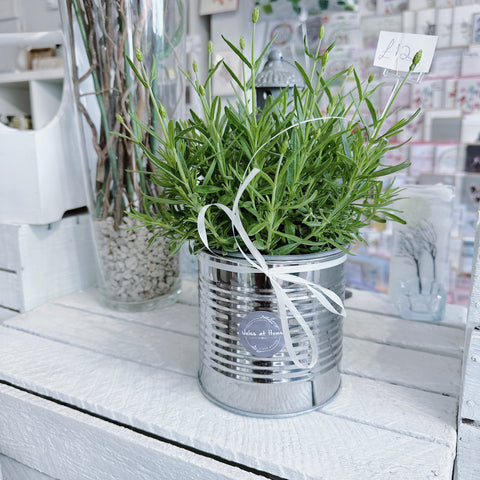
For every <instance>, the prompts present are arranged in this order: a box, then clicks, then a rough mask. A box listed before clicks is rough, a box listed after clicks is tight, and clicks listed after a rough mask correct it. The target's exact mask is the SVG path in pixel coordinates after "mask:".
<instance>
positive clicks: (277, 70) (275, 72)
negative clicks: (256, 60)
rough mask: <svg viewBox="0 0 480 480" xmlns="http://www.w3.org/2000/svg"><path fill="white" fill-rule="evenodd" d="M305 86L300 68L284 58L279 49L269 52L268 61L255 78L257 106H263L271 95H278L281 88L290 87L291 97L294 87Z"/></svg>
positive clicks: (290, 96)
mask: <svg viewBox="0 0 480 480" xmlns="http://www.w3.org/2000/svg"><path fill="white" fill-rule="evenodd" d="M294 86H297V88H304V87H305V83H304V81H303V78H302V76H301V75H300V73H299V72H298V70H297V69H296V68H295V67H294V66H293V65H292V64H290V63H289V62H287V61H285V60H284V59H283V55H282V52H281V51H280V50H278V49H274V50H272V51H271V52H270V53H269V54H268V59H267V62H266V63H265V65H264V67H263V69H262V70H261V71H260V72H259V73H258V75H257V77H256V79H255V89H256V93H257V106H258V107H259V108H263V107H264V106H265V102H266V100H267V97H268V96H269V95H272V96H273V97H276V96H278V94H279V93H280V91H281V90H283V89H284V88H288V89H289V92H288V95H289V98H290V99H291V98H293V87H294Z"/></svg>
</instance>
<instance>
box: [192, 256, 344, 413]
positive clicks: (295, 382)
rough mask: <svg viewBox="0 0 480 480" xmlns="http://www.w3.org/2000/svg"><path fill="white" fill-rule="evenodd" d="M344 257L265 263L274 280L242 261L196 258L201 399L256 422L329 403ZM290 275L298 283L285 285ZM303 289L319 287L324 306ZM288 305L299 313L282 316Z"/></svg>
mask: <svg viewBox="0 0 480 480" xmlns="http://www.w3.org/2000/svg"><path fill="white" fill-rule="evenodd" d="M345 258H346V255H345V253H344V252H342V251H341V250H338V249H334V250H331V251H329V252H325V253H320V254H310V255H292V256H278V257H264V259H265V261H266V264H267V265H268V269H269V271H270V272H274V274H275V275H272V276H273V277H274V280H272V278H271V276H270V275H269V274H268V273H267V274H265V273H264V272H262V271H259V270H258V269H256V268H254V267H253V266H252V263H251V262H249V261H248V260H247V259H246V258H243V257H242V256H240V255H231V256H220V255H215V254H210V253H207V252H202V253H200V255H199V296H200V367H199V381H200V386H201V389H202V391H203V393H204V394H205V395H206V396H207V397H208V398H209V399H210V400H212V401H213V402H215V403H217V404H219V405H221V406H223V407H224V408H227V409H229V410H232V411H234V412H237V413H243V414H246V415H254V416H287V415H294V414H299V413H303V412H307V411H310V410H313V409H316V408H318V407H320V406H321V405H322V404H324V403H325V402H327V401H328V400H329V399H331V398H332V396H333V395H334V394H335V393H336V392H337V390H338V389H339V387H340V368H339V367H340V360H341V356H342V315H341V314H339V313H343V308H342V307H340V309H339V308H338V304H337V305H336V306H335V307H336V308H332V306H331V304H330V303H328V302H330V300H329V299H331V298H333V297H335V298H337V299H338V300H339V303H340V305H341V302H342V301H343V298H344V289H345V288H344V285H345V281H344V261H345ZM282 271H288V272H289V274H288V275H286V276H283V275H282V273H278V272H282ZM292 272H294V273H292ZM277 273H278V274H277ZM291 275H294V276H295V277H296V278H297V279H298V281H296V280H295V281H288V280H285V278H289V277H291ZM290 279H291V278H290ZM307 284H308V285H312V284H315V285H318V286H320V285H321V287H319V288H321V289H322V291H323V292H324V293H326V295H325V297H324V299H322V300H321V301H318V298H316V297H315V294H314V293H312V291H311V289H310V287H308V286H307ZM279 290H281V292H280V293H279ZM327 297H328V298H327ZM324 300H326V302H325V301H324ZM289 302H292V304H293V306H294V307H293V310H296V313H292V312H293V311H292V309H284V305H285V304H287V305H289V304H290V303H289ZM322 303H324V304H325V305H327V307H328V308H326V307H325V306H324V305H322ZM282 310H284V312H286V320H285V323H286V325H287V329H288V331H287V332H285V328H283V325H282V323H283V322H282V321H281V319H280V316H281V315H282ZM337 310H339V313H336V311H337ZM298 314H299V315H300V316H301V319H303V320H301V323H302V324H303V325H302V324H299V321H298Z"/></svg>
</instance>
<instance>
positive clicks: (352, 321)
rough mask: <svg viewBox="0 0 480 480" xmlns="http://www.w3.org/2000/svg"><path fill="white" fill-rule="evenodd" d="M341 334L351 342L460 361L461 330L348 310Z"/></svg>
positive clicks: (463, 338) (461, 350)
mask: <svg viewBox="0 0 480 480" xmlns="http://www.w3.org/2000/svg"><path fill="white" fill-rule="evenodd" d="M343 331H344V334H345V335H346V336H349V337H352V338H361V339H364V340H371V341H373V342H377V343H384V344H387V345H395V346H399V347H404V348H412V349H416V350H422V351H426V352H431V353H441V354H444V355H449V356H454V357H457V358H461V357H462V352H463V345H464V341H465V333H464V331H463V330H462V329H459V328H453V327H448V326H446V325H443V324H442V325H440V324H432V323H427V322H415V321H408V320H400V319H399V318H398V317H388V316H385V315H381V314H375V313H371V312H364V311H361V310H354V309H348V310H347V317H346V319H345V322H344V328H343Z"/></svg>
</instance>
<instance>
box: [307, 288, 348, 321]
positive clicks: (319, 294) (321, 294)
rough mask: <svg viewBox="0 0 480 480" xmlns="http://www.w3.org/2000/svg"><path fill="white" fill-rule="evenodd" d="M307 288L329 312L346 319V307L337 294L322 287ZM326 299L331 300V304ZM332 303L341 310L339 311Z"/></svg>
mask: <svg viewBox="0 0 480 480" xmlns="http://www.w3.org/2000/svg"><path fill="white" fill-rule="evenodd" d="M307 288H308V289H309V290H310V292H312V294H313V295H314V297H315V298H316V299H317V300H318V301H319V302H320V303H321V304H322V305H323V306H324V307H325V308H326V309H327V310H328V311H329V312H331V313H335V314H336V315H340V316H342V317H345V307H344V306H343V302H342V300H341V298H340V297H339V296H338V295H337V294H336V293H335V292H333V291H332V290H329V289H328V288H324V287H321V286H320V285H314V286H311V285H307ZM326 297H328V298H330V300H331V302H329V301H328V300H327V298H326ZM332 303H333V304H335V305H336V306H337V307H338V308H339V310H337V309H336V308H335V307H334V306H333V305H332Z"/></svg>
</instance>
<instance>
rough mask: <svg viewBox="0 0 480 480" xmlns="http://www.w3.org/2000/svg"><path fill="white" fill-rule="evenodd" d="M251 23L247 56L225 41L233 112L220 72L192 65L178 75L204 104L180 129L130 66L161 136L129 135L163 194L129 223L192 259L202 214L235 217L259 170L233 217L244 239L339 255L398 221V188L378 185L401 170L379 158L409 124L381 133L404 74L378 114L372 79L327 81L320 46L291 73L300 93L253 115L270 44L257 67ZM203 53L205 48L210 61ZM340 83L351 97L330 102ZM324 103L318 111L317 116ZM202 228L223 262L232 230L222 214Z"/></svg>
mask: <svg viewBox="0 0 480 480" xmlns="http://www.w3.org/2000/svg"><path fill="white" fill-rule="evenodd" d="M252 19H253V33H252V53H251V54H250V55H248V54H247V53H246V52H245V51H244V45H245V42H244V41H241V42H240V47H236V46H235V45H233V44H232V43H231V42H229V41H228V40H226V39H224V40H225V42H226V44H227V45H228V47H229V48H230V49H231V50H232V51H233V52H234V53H235V54H236V55H237V56H238V57H239V58H240V60H241V62H242V65H243V74H242V76H241V78H239V77H238V76H237V75H235V73H234V72H233V70H232V69H231V68H230V67H229V65H227V64H223V65H224V67H225V68H226V69H227V70H228V71H229V72H230V74H231V76H232V78H233V83H234V84H235V87H236V92H237V93H236V97H237V98H236V103H235V104H227V105H222V101H221V98H219V97H213V96H212V94H211V90H212V89H211V84H212V77H213V76H214V75H215V73H216V71H217V69H218V68H219V67H220V66H221V64H222V63H217V64H216V65H213V64H212V63H211V59H210V67H209V71H208V76H207V78H206V79H205V80H204V81H203V82H201V81H200V79H199V78H198V74H197V70H198V69H197V67H196V65H195V64H194V65H193V73H192V74H191V75H190V74H187V73H184V74H185V76H186V78H187V79H188V81H189V82H190V83H191V85H192V87H193V89H194V91H195V92H196V94H197V95H198V98H199V99H200V101H201V105H202V108H203V114H202V115H197V114H196V113H195V112H193V111H191V112H190V116H189V118H188V119H187V120H183V121H176V122H174V121H172V120H170V119H169V118H168V117H167V116H166V112H165V109H164V108H163V107H162V105H161V103H160V102H159V101H158V99H156V98H155V96H154V94H153V89H152V84H153V79H152V78H148V77H147V75H146V72H145V70H144V69H143V68H142V69H140V70H137V69H135V67H134V65H133V62H131V66H132V68H133V69H135V70H136V74H137V77H138V79H139V81H140V82H141V83H142V84H143V85H144V86H145V87H147V88H148V90H149V92H150V95H151V97H152V101H153V103H154V105H155V109H154V110H155V113H156V116H157V119H158V122H159V124H160V125H161V131H160V132H159V133H157V132H154V131H153V130H152V129H151V127H149V126H148V125H145V124H142V123H141V121H140V120H139V119H135V118H133V119H132V122H133V123H134V124H135V125H136V127H138V128H135V129H133V130H132V131H130V132H129V136H128V137H127V138H129V139H130V140H131V141H133V142H134V143H135V144H136V145H137V146H138V147H140V148H141V149H142V150H143V151H144V153H145V155H147V156H148V158H149V159H150V160H151V161H152V163H153V164H154V165H155V166H156V169H157V170H156V172H155V173H154V174H151V175H152V180H153V181H154V182H156V183H157V184H158V185H159V186H161V188H162V193H161V195H159V196H156V197H152V196H149V195H148V194H146V193H144V196H143V202H144V210H145V213H140V212H136V213H133V215H134V216H135V217H137V218H138V219H140V220H141V221H142V222H143V224H144V225H145V226H146V227H147V228H149V229H150V230H151V231H152V234H153V235H154V236H156V235H163V236H166V237H169V238H170V239H171V240H172V249H173V250H174V251H177V250H178V249H179V248H180V247H181V245H182V244H183V243H184V242H187V241H191V242H192V243H191V244H192V245H193V250H194V251H199V250H202V249H204V248H205V247H204V245H203V244H202V243H201V240H200V238H199V235H198V231H197V216H198V213H199V211H200V209H201V208H202V207H203V206H204V205H208V204H212V203H221V204H224V205H226V206H228V207H229V208H232V206H233V203H234V199H235V196H236V195H237V192H238V190H239V187H240V185H241V184H242V182H243V181H244V179H245V177H246V176H247V175H248V173H249V172H250V171H251V169H252V168H254V167H256V168H259V169H260V171H261V172H260V173H259V174H258V175H257V176H256V177H255V178H254V179H253V181H252V182H251V183H250V185H249V186H248V188H247V189H246V191H245V192H244V194H243V196H242V198H241V200H240V203H239V211H240V217H241V221H242V223H243V225H244V227H245V229H246V231H247V233H248V235H249V236H250V238H251V239H252V240H253V242H254V244H255V246H256V247H257V248H258V249H259V250H260V251H261V252H262V253H263V254H266V255H287V254H305V253H313V252H321V251H325V250H328V249H331V248H332V247H338V248H342V249H344V248H345V246H346V245H348V244H351V243H353V242H355V241H357V240H363V238H362V236H361V229H362V227H365V226H366V225H368V224H369V223H370V222H371V221H373V220H375V221H381V222H383V221H385V219H386V218H390V219H393V220H394V221H402V220H401V219H400V218H399V217H398V216H397V215H396V211H395V209H394V208H393V205H392V203H393V201H394V200H395V198H396V197H397V196H398V194H399V190H398V189H397V188H394V187H392V186H391V185H388V186H386V187H385V186H384V183H383V181H382V180H383V179H384V178H385V176H387V175H391V174H394V173H395V172H398V171H400V170H402V169H404V168H406V167H407V166H408V163H406V162H404V163H401V164H399V165H396V166H385V165H383V164H382V159H383V157H384V155H385V153H386V152H387V151H388V150H390V149H393V148H398V146H391V145H389V138H390V137H392V136H394V135H396V134H397V133H399V132H401V131H402V129H403V128H404V127H405V125H406V124H407V123H408V122H409V121H410V120H412V118H413V117H411V118H409V119H402V120H400V121H398V122H397V123H395V124H394V125H393V126H391V127H390V128H388V129H385V128H382V127H383V126H384V122H385V120H386V119H387V118H388V116H389V115H390V114H391V112H390V110H391V104H392V103H393V100H394V99H395V97H396V95H398V92H399V91H400V89H401V87H402V86H403V84H404V83H405V81H406V77H405V79H404V80H403V81H402V82H401V83H400V84H399V85H398V86H397V89H396V91H395V92H394V95H393V96H392V99H391V102H390V104H389V105H388V106H387V107H386V108H385V109H384V111H383V113H382V114H381V115H379V114H378V113H377V112H376V109H375V107H374V105H373V104H372V101H371V97H372V94H373V93H374V91H375V88H378V86H377V87H375V86H374V85H373V83H372V81H371V80H372V79H371V78H370V79H369V80H367V81H365V82H361V81H360V79H359V78H358V75H357V73H356V72H355V70H354V69H352V68H349V69H347V70H345V71H342V72H340V73H337V74H335V75H333V76H332V77H330V78H326V77H325V66H326V63H327V61H328V56H329V53H330V51H331V49H332V47H333V45H331V46H329V47H328V48H327V49H326V50H325V51H324V53H322V54H320V45H319V47H318V48H317V51H316V52H311V51H309V50H308V48H307V47H306V48H305V50H306V54H307V55H308V56H309V57H310V59H311V64H312V65H311V69H309V71H308V72H307V71H305V69H303V68H302V66H300V65H299V64H296V67H297V68H298V70H299V72H300V73H301V75H302V77H303V79H304V81H305V84H306V87H305V89H303V90H299V89H297V88H295V89H294V91H293V98H289V96H288V91H287V90H284V91H282V93H281V94H280V95H279V96H278V97H277V98H273V97H269V98H268V100H267V102H266V105H265V107H264V108H263V110H259V109H257V107H256V105H255V77H256V74H257V72H258V70H259V68H260V66H261V63H262V59H263V56H264V55H265V52H266V51H267V49H268V48H269V45H267V47H266V48H265V50H264V52H263V53H262V55H261V56H260V57H259V58H256V59H255V58H254V56H253V49H254V48H253V45H254V37H255V22H256V19H258V14H257V17H255V13H254V15H253V16H252ZM320 37H323V31H321V32H320ZM211 52H212V48H211V45H209V55H210V56H211ZM418 61H419V58H418V56H417V58H416V63H418ZM414 65H415V62H414V63H413V64H412V68H411V71H412V70H413V68H414ZM347 78H353V79H354V82H353V85H354V87H353V89H352V90H350V91H346V92H344V93H340V94H338V93H335V94H334V92H333V90H334V89H333V85H337V84H338V83H339V82H344V81H346V79H347ZM249 92H251V93H252V95H251V96H249ZM325 99H327V100H328V107H327V110H326V112H325V111H322V110H321V108H320V105H321V104H322V102H323V103H325V102H324V100H325ZM365 106H366V107H367V108H366V110H368V111H369V112H370V114H369V115H368V117H369V118H368V119H366V118H365V115H363V114H361V112H363V111H365V108H364V107H365ZM417 113H418V112H417ZM138 131H140V132H141V131H143V132H147V133H148V134H149V135H151V136H152V137H155V139H156V142H148V144H145V143H143V142H142V137H141V135H137V134H136V132H138ZM152 143H155V144H156V145H157V147H158V148H157V149H156V150H155V151H151V150H150V148H149V145H150V144H152ZM206 226H207V232H208V240H209V244H210V248H212V249H216V250H218V251H220V252H224V253H227V252H235V251H238V247H237V245H236V241H235V236H236V232H234V231H233V229H232V225H231V221H230V220H229V218H228V217H227V216H226V215H225V213H224V212H223V211H222V210H221V209H219V208H215V207H212V208H210V209H209V210H208V212H207V215H206ZM237 240H238V241H239V242H240V244H242V242H241V240H240V239H239V238H238V237H237Z"/></svg>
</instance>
